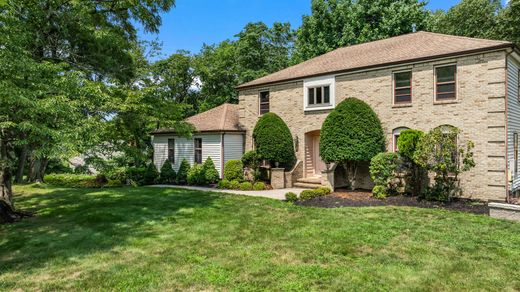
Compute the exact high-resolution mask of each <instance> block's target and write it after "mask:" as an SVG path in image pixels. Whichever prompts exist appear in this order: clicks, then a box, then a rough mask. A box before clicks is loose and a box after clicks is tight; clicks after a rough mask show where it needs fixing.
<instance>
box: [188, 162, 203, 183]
mask: <svg viewBox="0 0 520 292" xmlns="http://www.w3.org/2000/svg"><path fill="white" fill-rule="evenodd" d="M188 184H189V185H195V186H202V185H205V184H206V176H205V173H204V167H203V166H202V164H194V165H193V166H192V167H191V168H190V170H189V171H188Z"/></svg>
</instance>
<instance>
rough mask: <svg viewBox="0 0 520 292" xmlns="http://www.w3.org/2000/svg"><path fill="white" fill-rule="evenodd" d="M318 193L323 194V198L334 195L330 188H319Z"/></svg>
mask: <svg viewBox="0 0 520 292" xmlns="http://www.w3.org/2000/svg"><path fill="white" fill-rule="evenodd" d="M316 191H318V192H320V193H322V194H323V196H328V195H330V194H331V193H332V190H331V189H330V188H328V187H319V188H317V189H316Z"/></svg>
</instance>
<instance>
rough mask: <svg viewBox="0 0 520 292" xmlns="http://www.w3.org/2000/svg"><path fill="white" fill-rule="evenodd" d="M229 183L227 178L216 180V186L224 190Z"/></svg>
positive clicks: (227, 187)
mask: <svg viewBox="0 0 520 292" xmlns="http://www.w3.org/2000/svg"><path fill="white" fill-rule="evenodd" d="M229 185H230V182H229V180H227V179H223V180H221V181H219V182H218V185H217V187H218V188H219V189H223V190H225V189H229Z"/></svg>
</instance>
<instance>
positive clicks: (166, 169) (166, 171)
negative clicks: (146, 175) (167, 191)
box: [159, 160, 177, 184]
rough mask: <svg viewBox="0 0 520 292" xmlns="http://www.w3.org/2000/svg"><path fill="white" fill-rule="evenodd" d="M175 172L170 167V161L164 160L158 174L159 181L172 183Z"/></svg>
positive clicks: (174, 179)
mask: <svg viewBox="0 0 520 292" xmlns="http://www.w3.org/2000/svg"><path fill="white" fill-rule="evenodd" d="M176 176H177V173H175V170H174V169H173V167H172V163H171V162H170V161H168V160H166V161H165V162H164V164H163V166H162V167H161V174H160V175H159V182H160V183H162V184H173V183H175V181H176Z"/></svg>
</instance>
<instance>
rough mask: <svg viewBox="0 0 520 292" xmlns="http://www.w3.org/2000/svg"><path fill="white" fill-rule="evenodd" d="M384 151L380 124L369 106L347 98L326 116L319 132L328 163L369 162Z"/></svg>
mask: <svg viewBox="0 0 520 292" xmlns="http://www.w3.org/2000/svg"><path fill="white" fill-rule="evenodd" d="M384 149H385V138H384V134H383V128H382V127H381V122H380V120H379V118H378V117H377V115H376V113H375V112H374V111H373V110H372V109H371V108H370V106H369V105H368V104H366V103H365V102H364V101H361V100H359V99H357V98H352V97H351V98H347V99H346V100H344V101H342V102H341V103H340V104H338V106H337V107H336V108H335V109H334V110H333V111H332V112H331V113H330V114H329V115H328V116H327V118H326V119H325V122H324V123H323V125H322V128H321V132H320V155H321V158H322V159H323V161H325V162H339V161H370V159H372V157H374V156H375V155H376V154H378V153H380V152H383V151H384Z"/></svg>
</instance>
